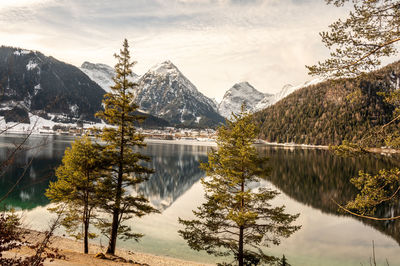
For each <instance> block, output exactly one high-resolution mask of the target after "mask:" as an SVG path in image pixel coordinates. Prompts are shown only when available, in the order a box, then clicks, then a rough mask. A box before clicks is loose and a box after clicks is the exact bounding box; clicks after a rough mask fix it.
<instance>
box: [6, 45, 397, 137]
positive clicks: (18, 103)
mask: <svg viewBox="0 0 400 266" xmlns="http://www.w3.org/2000/svg"><path fill="white" fill-rule="evenodd" d="M113 76H114V70H113V68H111V67H110V66H107V65H104V64H93V63H90V62H84V63H83V64H82V66H81V67H80V68H77V67H75V66H73V65H70V64H66V63H63V62H61V61H59V60H57V59H55V58H53V57H47V56H45V55H43V54H42V53H40V52H37V51H29V50H23V49H19V48H13V47H5V46H2V47H0V93H1V94H0V116H2V117H4V118H5V120H6V122H10V121H22V122H24V123H27V122H29V115H30V114H34V115H37V116H40V117H42V118H45V119H48V120H51V121H53V122H58V123H75V122H77V121H98V122H100V121H99V120H96V118H95V117H94V114H95V113H96V112H97V111H98V110H101V109H102V103H101V101H102V99H103V95H104V94H105V93H106V91H110V86H112V85H113V80H112V78H113ZM132 80H133V81H134V82H135V83H137V91H136V102H137V103H138V104H139V106H140V110H139V112H140V113H141V114H146V115H147V116H148V119H146V122H145V124H144V125H142V126H144V127H165V126H177V127H180V126H181V127H192V128H204V127H216V126H218V125H220V124H222V123H224V117H229V115H230V114H231V113H232V112H238V111H239V110H240V106H241V104H242V103H243V102H245V103H246V105H247V108H248V110H249V111H251V112H255V120H256V122H257V123H259V124H260V125H261V134H260V138H262V139H265V140H267V141H270V142H281V143H282V142H284V143H286V142H288V143H289V142H294V143H305V144H317V145H328V144H339V143H341V142H342V141H343V140H345V139H347V140H353V141H354V140H357V139H360V138H361V137H363V136H364V135H365V133H366V132H367V131H368V130H371V129H373V128H376V127H379V126H381V125H383V124H385V123H387V122H388V121H390V120H391V119H392V112H393V110H394V106H393V105H391V104H388V103H386V102H385V101H384V98H383V96H380V95H379V94H378V92H379V91H385V90H386V91H390V90H396V89H399V87H400V62H397V63H394V64H391V65H389V66H386V67H384V68H382V69H381V70H379V71H375V72H371V73H369V74H367V75H364V76H363V77H362V79H361V78H359V79H342V80H335V81H334V82H332V81H322V80H320V79H315V80H312V81H310V82H307V83H305V84H302V85H299V86H291V85H286V86H284V87H283V88H282V89H281V91H280V92H279V93H276V94H265V93H262V92H259V91H258V90H256V89H255V88H254V87H253V86H251V85H250V84H249V83H248V82H241V83H237V84H235V85H234V86H233V87H232V88H230V89H229V90H228V91H227V92H226V93H225V95H224V98H223V99H222V101H221V102H220V103H219V104H218V105H217V103H216V102H215V100H212V99H210V98H208V97H206V96H204V95H203V94H202V93H201V92H199V91H198V90H197V88H196V87H195V85H193V83H191V82H190V81H189V80H188V79H187V78H186V77H185V76H184V75H183V74H182V72H181V71H180V70H179V69H178V68H177V67H176V66H175V65H174V64H173V63H172V62H170V61H165V62H163V63H161V64H158V65H156V66H154V67H152V68H151V69H150V70H148V71H147V72H146V73H145V74H144V75H142V76H138V75H136V74H135V75H134V76H133V77H132ZM350 95H358V97H357V98H356V99H353V100H349V99H350V98H349V96H350Z"/></svg>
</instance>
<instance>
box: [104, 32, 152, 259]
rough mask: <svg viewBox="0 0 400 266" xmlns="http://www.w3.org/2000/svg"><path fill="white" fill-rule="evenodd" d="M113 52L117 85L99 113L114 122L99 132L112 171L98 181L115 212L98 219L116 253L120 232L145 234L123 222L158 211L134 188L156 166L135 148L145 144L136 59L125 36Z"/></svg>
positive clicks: (110, 249)
mask: <svg viewBox="0 0 400 266" xmlns="http://www.w3.org/2000/svg"><path fill="white" fill-rule="evenodd" d="M114 56H115V58H116V59H117V60H118V63H117V64H116V65H115V72H116V76H115V77H114V82H115V85H114V86H113V87H111V93H107V94H105V96H104V100H103V104H104V111H100V112H98V113H97V114H96V116H97V117H98V118H100V119H102V120H104V121H105V122H107V123H108V124H110V125H113V127H105V128H104V129H103V130H101V131H100V132H99V135H98V137H99V138H101V140H102V141H104V142H105V143H106V144H105V146H104V149H103V151H102V157H103V159H104V160H105V161H107V162H108V167H107V169H106V170H107V171H108V173H109V174H108V175H107V176H106V177H105V178H104V179H103V180H102V181H101V183H100V184H99V191H100V195H102V199H101V202H102V205H101V209H102V210H103V211H104V212H106V213H108V214H110V215H111V216H112V221H108V220H104V219H103V220H101V222H100V223H99V227H100V228H101V231H102V233H103V234H105V235H106V236H107V237H109V240H110V242H109V246H108V249H107V253H108V254H114V253H115V247H116V240H117V237H118V236H119V237H120V238H121V239H129V238H134V239H135V240H138V239H139V238H140V237H141V236H142V235H141V234H137V233H132V232H131V228H130V227H129V226H126V225H124V224H123V223H124V222H125V221H126V220H128V219H130V218H132V217H133V216H137V217H141V216H143V215H145V214H148V213H151V212H156V210H155V209H154V208H153V207H151V206H150V205H149V203H148V200H147V199H146V198H145V197H143V196H141V195H135V194H134V193H133V192H132V190H133V189H134V188H135V186H136V185H138V184H140V183H141V182H143V181H145V180H147V177H148V174H150V173H153V170H152V169H149V168H147V167H145V166H143V162H146V161H149V160H150V158H148V157H147V156H144V155H142V154H141V153H140V152H137V151H135V150H134V148H142V147H144V146H145V143H144V142H143V140H144V137H143V136H142V135H140V134H139V133H138V132H136V129H135V123H137V122H138V121H142V120H143V119H144V118H143V116H140V115H137V114H135V113H134V112H135V111H136V110H137V109H138V105H137V104H135V103H134V89H135V87H136V84H134V83H133V82H132V81H130V79H129V78H130V77H131V76H132V67H133V65H134V64H135V63H136V62H134V61H131V57H130V53H129V45H128V41H127V40H126V39H125V40H124V43H123V48H122V49H121V50H120V54H115V55H114Z"/></svg>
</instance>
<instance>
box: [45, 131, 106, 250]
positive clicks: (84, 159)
mask: <svg viewBox="0 0 400 266" xmlns="http://www.w3.org/2000/svg"><path fill="white" fill-rule="evenodd" d="M99 155H100V147H99V146H97V145H94V144H93V143H92V142H91V140H90V139H89V138H88V137H86V136H85V137H82V138H78V139H76V140H75V141H74V142H73V143H72V147H71V148H67V149H66V150H65V154H64V157H63V159H62V165H60V166H59V167H58V168H57V170H56V176H57V181H56V182H50V185H49V188H48V189H47V190H46V196H47V197H48V198H49V199H50V200H51V202H52V203H55V204H56V207H53V208H49V210H50V211H52V212H56V213H60V214H62V219H61V225H63V226H64V227H65V228H66V230H67V232H68V234H69V235H71V236H73V237H75V238H77V239H83V240H84V253H86V254H87V253H88V252H89V243H88V239H89V238H94V237H95V234H93V233H90V232H89V226H90V224H91V223H92V220H93V219H94V218H95V217H96V215H95V211H96V208H97V207H98V205H99V201H98V196H97V190H96V188H97V186H98V182H99V179H100V177H101V170H100V166H101V162H100V161H99V157H100V156H99Z"/></svg>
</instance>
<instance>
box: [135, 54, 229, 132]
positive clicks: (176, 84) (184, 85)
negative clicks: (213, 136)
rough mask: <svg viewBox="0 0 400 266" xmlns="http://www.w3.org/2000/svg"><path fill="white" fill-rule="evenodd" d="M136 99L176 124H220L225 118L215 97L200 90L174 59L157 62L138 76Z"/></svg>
mask: <svg viewBox="0 0 400 266" xmlns="http://www.w3.org/2000/svg"><path fill="white" fill-rule="evenodd" d="M138 85H139V86H138V88H139V90H138V92H137V95H136V101H137V103H138V105H139V106H140V108H141V109H143V110H144V111H146V112H148V113H150V114H153V115H156V116H159V117H161V118H163V119H166V120H167V121H169V122H170V123H173V124H179V123H182V124H185V125H195V124H198V125H217V124H219V123H220V122H223V118H222V117H221V116H220V115H219V114H218V113H217V112H216V109H217V108H216V105H215V103H214V101H213V100H211V99H210V98H208V97H206V96H204V95H203V94H202V93H201V92H199V91H198V90H197V88H196V86H195V85H193V83H191V82H190V80H189V79H187V78H186V77H185V76H184V75H183V74H182V73H181V71H180V70H179V69H178V68H177V67H176V66H175V65H174V64H173V63H172V62H171V61H165V62H162V63H160V64H158V65H155V66H153V67H152V68H150V70H148V71H147V72H146V73H145V74H144V75H143V76H142V77H140V79H139V80H138Z"/></svg>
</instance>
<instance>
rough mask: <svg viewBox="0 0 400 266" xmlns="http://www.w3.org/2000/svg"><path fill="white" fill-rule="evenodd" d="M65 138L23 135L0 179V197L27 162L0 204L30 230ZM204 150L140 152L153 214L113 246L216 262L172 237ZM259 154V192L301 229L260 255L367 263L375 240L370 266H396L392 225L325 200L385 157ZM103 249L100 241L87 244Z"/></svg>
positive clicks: (40, 225) (171, 147) (399, 251)
mask: <svg viewBox="0 0 400 266" xmlns="http://www.w3.org/2000/svg"><path fill="white" fill-rule="evenodd" d="M18 139H19V138H18V137H15V136H2V137H1V138H0V159H2V160H4V158H6V156H7V154H8V153H9V152H10V151H11V150H12V147H13V145H14V143H17V142H18ZM71 139H72V138H68V137H65V136H64V137H59V136H51V137H49V138H48V139H45V141H46V143H44V144H43V143H42V142H43V138H40V137H31V139H30V140H29V143H27V145H26V146H27V147H32V146H38V145H39V146H40V148H39V149H31V150H26V151H23V152H21V153H20V154H18V156H17V157H16V160H15V161H14V162H13V164H12V165H10V167H9V168H8V169H6V170H5V171H4V173H3V175H2V176H1V177H0V196H1V195H4V193H6V191H8V190H9V188H10V187H11V186H12V185H13V183H14V182H15V180H16V178H18V177H19V176H20V175H21V174H22V173H23V171H24V168H23V167H24V166H26V164H27V163H29V162H30V165H29V167H28V169H27V171H26V175H25V176H24V177H23V178H22V180H21V182H20V183H19V185H18V186H17V189H16V190H15V191H14V192H13V193H11V194H10V195H9V197H8V198H7V200H6V201H5V202H3V203H2V204H4V203H5V204H6V205H7V206H8V207H14V208H16V209H21V210H22V211H23V213H24V216H25V219H26V220H27V221H28V224H29V226H30V227H33V228H35V229H44V228H45V227H46V225H47V222H48V220H49V219H50V217H51V215H49V213H48V212H47V210H46V205H47V204H48V200H47V199H46V197H45V196H44V195H43V193H44V191H45V189H46V188H47V186H48V182H49V180H54V168H55V167H56V166H57V165H58V164H59V163H60V162H61V158H62V155H63V153H64V150H65V148H66V147H68V146H69V145H70V144H69V142H70V141H71ZM208 149H209V148H207V147H202V146H198V145H193V146H191V145H177V144H156V143H151V144H149V145H148V147H147V148H146V149H145V150H144V151H145V152H146V153H147V154H148V155H150V156H151V157H152V162H151V166H152V167H153V168H155V169H156V173H155V174H154V175H153V176H152V177H151V178H150V180H149V181H148V182H147V183H146V184H142V185H141V186H140V187H138V188H137V190H139V191H140V192H141V193H143V194H145V195H147V196H148V197H149V199H150V201H151V202H152V204H153V205H154V206H156V207H157V208H159V209H160V210H161V211H162V212H161V214H155V215H150V216H146V217H144V218H142V219H133V220H131V221H130V222H129V224H130V225H131V226H132V227H133V229H134V230H135V231H138V232H142V233H144V234H145V235H146V236H145V237H144V238H143V239H142V241H141V242H140V243H136V242H134V241H128V242H119V243H118V245H119V247H123V248H126V249H132V250H134V251H135V250H137V251H142V252H147V253H153V254H158V255H165V256H171V257H177V258H182V259H190V260H195V261H199V262H216V261H219V260H218V259H215V258H214V257H210V256H208V255H207V254H205V253H198V252H195V251H192V250H190V249H189V248H188V247H187V245H186V243H185V242H184V241H183V240H182V239H181V238H180V237H179V236H178V234H177V230H178V229H179V228H180V227H179V224H178V222H177V217H182V218H190V217H191V210H192V209H195V208H196V207H197V206H198V205H199V204H200V203H201V202H202V201H203V190H202V187H201V185H200V183H199V179H200V178H201V177H202V176H203V175H204V173H203V172H201V171H200V170H199V168H198V166H199V161H200V160H201V161H206V160H207V156H206V153H207V150H208ZM260 153H262V154H265V155H267V156H268V157H270V165H271V167H272V172H271V175H270V177H269V179H268V180H266V181H263V182H261V184H258V185H261V186H272V187H275V188H277V189H278V190H280V191H281V192H282V194H281V195H280V196H279V197H278V198H277V199H276V200H274V202H273V203H274V204H279V205H282V204H284V205H285V206H286V207H287V211H288V212H290V213H300V214H301V216H300V218H299V219H298V221H297V223H298V224H301V225H302V229H301V230H300V231H298V232H297V233H295V234H294V235H293V236H292V237H290V238H289V239H285V240H283V241H282V244H281V245H280V246H274V247H270V248H269V249H268V252H270V253H271V254H274V255H276V256H282V254H285V256H286V257H287V258H288V259H289V262H290V263H291V264H292V265H361V264H363V265H369V258H370V257H371V256H372V244H371V241H372V240H374V241H375V251H376V257H377V261H378V265H386V263H385V259H387V260H388V261H389V264H390V265H400V247H399V243H400V226H399V222H370V221H365V220H359V219H355V218H354V217H349V216H345V215H343V214H340V213H338V212H337V207H336V206H335V205H334V204H333V203H332V199H334V200H336V201H338V202H346V201H347V200H349V199H351V198H352V197H354V195H355V193H356V191H355V189H354V187H353V186H352V185H351V184H350V183H349V177H352V176H354V175H356V173H357V172H358V171H359V170H364V171H370V172H376V171H377V170H378V169H380V168H388V167H391V166H393V165H394V162H395V160H394V159H393V158H391V157H382V156H379V158H376V156H375V157H364V158H357V159H354V158H339V157H336V156H333V155H332V154H330V153H329V152H328V151H324V150H304V149H282V148H279V149H278V148H273V147H260ZM399 210H400V208H398V206H392V207H384V208H381V209H379V210H378V212H379V214H386V213H393V214H395V215H396V214H397V215H398V214H399ZM95 242H96V243H100V242H101V243H102V244H103V245H106V241H105V240H104V239H101V240H95Z"/></svg>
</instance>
